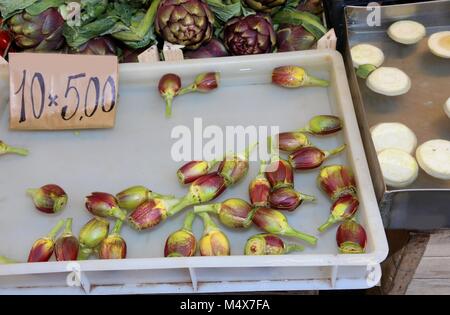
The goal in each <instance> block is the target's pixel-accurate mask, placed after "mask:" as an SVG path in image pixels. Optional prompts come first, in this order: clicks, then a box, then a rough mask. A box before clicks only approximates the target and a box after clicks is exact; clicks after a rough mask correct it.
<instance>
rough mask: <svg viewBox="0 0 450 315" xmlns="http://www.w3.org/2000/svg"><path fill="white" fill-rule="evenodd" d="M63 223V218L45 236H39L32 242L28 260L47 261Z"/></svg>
mask: <svg viewBox="0 0 450 315" xmlns="http://www.w3.org/2000/svg"><path fill="white" fill-rule="evenodd" d="M63 225H64V220H59V221H58V223H57V224H56V225H55V226H54V227H53V228H52V230H51V231H50V233H48V234H47V235H46V236H44V237H41V238H39V239H38V240H36V241H35V242H34V243H33V246H32V247H31V250H30V253H29V255H28V262H45V261H49V259H50V257H52V255H53V251H54V249H55V238H56V235H57V234H58V232H59V230H61V228H62V227H63Z"/></svg>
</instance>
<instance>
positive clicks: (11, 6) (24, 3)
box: [0, 0, 38, 19]
mask: <svg viewBox="0 0 450 315" xmlns="http://www.w3.org/2000/svg"><path fill="white" fill-rule="evenodd" d="M37 1H38V0H20V1H18V0H0V12H1V13H2V16H3V18H4V19H8V18H10V17H11V16H13V15H14V14H16V13H18V12H20V11H22V10H23V9H25V8H27V7H29V6H30V5H32V4H33V3H35V2H37Z"/></svg>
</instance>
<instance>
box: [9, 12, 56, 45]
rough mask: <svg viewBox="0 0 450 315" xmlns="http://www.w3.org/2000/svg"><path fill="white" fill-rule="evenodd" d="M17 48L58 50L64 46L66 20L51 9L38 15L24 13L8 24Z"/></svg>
mask: <svg viewBox="0 0 450 315" xmlns="http://www.w3.org/2000/svg"><path fill="white" fill-rule="evenodd" d="M7 24H8V26H9V29H10V31H11V33H12V34H13V35H14V41H15V43H16V45H17V46H19V47H21V48H23V49H27V50H34V51H52V50H58V49H60V48H61V47H62V46H63V45H64V37H63V35H62V32H63V26H64V19H63V18H62V16H61V14H59V12H58V10H57V9H55V8H49V9H47V10H45V11H43V12H41V13H39V14H37V15H31V14H30V13H28V12H27V11H22V12H21V13H18V14H16V15H14V16H12V17H11V18H10V19H9V20H8V22H7Z"/></svg>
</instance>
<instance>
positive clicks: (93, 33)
mask: <svg viewBox="0 0 450 315" xmlns="http://www.w3.org/2000/svg"><path fill="white" fill-rule="evenodd" d="M117 21H118V19H117V17H114V16H107V17H104V18H101V19H98V20H95V21H94V22H91V23H89V24H85V25H82V26H80V27H71V26H69V25H67V24H66V25H64V29H63V35H64V37H65V38H66V41H67V44H68V45H69V46H70V47H72V48H76V47H79V46H81V45H83V44H84V43H86V42H87V41H89V40H90V39H92V38H95V37H97V36H101V35H102V34H109V31H110V30H111V29H112V28H113V27H114V26H115V25H116V23H117Z"/></svg>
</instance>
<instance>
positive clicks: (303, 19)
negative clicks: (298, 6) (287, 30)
mask: <svg viewBox="0 0 450 315" xmlns="http://www.w3.org/2000/svg"><path fill="white" fill-rule="evenodd" d="M272 20H273V23H274V24H281V23H286V24H294V25H301V26H303V27H304V28H305V29H306V30H307V31H308V32H310V33H311V34H313V35H314V37H315V38H316V39H320V38H322V37H323V36H324V35H325V34H326V32H327V29H326V28H325V26H323V24H322V23H321V22H320V19H319V20H318V19H317V17H316V16H314V15H313V14H310V13H307V12H302V11H298V10H293V9H290V8H286V9H283V10H280V11H278V12H277V13H276V14H275V16H274V17H273V19H272Z"/></svg>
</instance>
